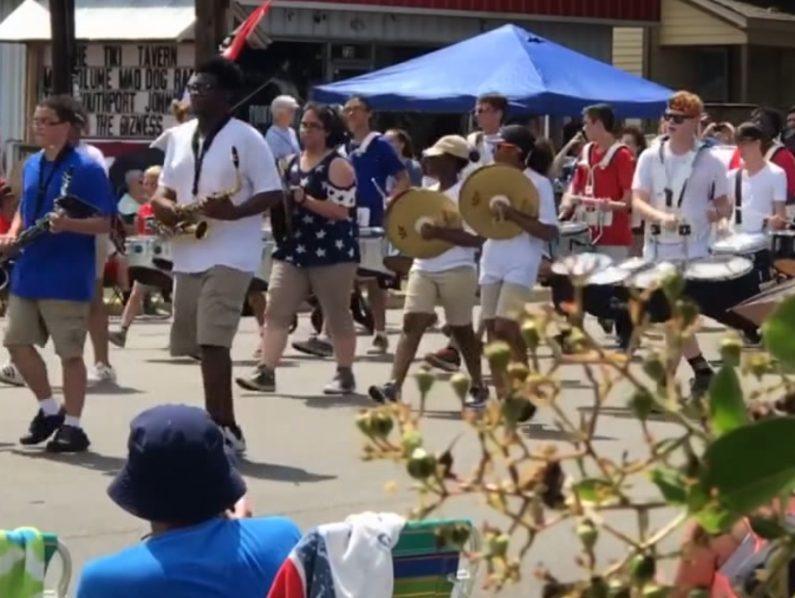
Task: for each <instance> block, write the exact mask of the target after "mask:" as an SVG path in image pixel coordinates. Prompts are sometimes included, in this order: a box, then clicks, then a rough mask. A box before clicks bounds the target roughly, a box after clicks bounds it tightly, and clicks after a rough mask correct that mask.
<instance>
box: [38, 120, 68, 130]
mask: <svg viewBox="0 0 795 598" xmlns="http://www.w3.org/2000/svg"><path fill="white" fill-rule="evenodd" d="M65 122H66V121H65V120H47V119H46V118H34V119H33V121H32V125H33V128H34V129H35V128H38V127H55V126H57V125H62V124H64V123H65Z"/></svg>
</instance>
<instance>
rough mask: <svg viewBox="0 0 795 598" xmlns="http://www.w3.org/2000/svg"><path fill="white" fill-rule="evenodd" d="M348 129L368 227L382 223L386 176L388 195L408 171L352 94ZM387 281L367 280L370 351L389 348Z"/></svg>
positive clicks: (403, 183)
mask: <svg viewBox="0 0 795 598" xmlns="http://www.w3.org/2000/svg"><path fill="white" fill-rule="evenodd" d="M343 114H344V116H345V121H346V122H347V125H348V130H349V132H350V137H351V138H350V140H349V141H348V143H347V145H346V147H345V153H346V155H347V156H348V158H349V159H350V161H351V164H353V168H354V170H355V171H356V202H357V204H356V205H357V209H358V210H360V211H361V210H368V211H369V223H368V226H370V227H378V228H383V226H384V210H385V205H384V203H385V202H384V197H383V193H384V192H385V190H386V186H387V180H388V179H389V177H393V178H394V181H395V183H394V186H393V188H392V190H391V192H392V195H397V194H399V193H400V192H402V191H405V190H406V189H408V188H409V175H408V172H407V171H406V167H405V166H404V165H403V162H402V161H401V160H400V158H399V157H398V155H397V154H396V153H395V150H394V149H393V148H392V145H391V144H390V143H389V141H387V140H386V139H384V137H383V135H381V134H380V133H378V132H376V131H372V130H371V129H370V120H371V118H372V110H371V108H370V104H368V103H367V100H365V99H364V98H361V97H356V96H355V97H352V98H350V99H349V100H348V101H347V102H346V103H345V108H344V109H343ZM389 282H391V281H385V280H379V279H374V280H369V281H367V283H366V286H367V300H368V302H369V303H370V309H371V310H372V312H373V325H374V327H375V335H374V337H373V344H372V347H371V349H370V351H368V352H370V353H374V354H384V353H386V352H387V351H388V350H389V340H388V338H387V336H386V297H387V294H386V286H387V285H388V284H389Z"/></svg>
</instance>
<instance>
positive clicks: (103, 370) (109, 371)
mask: <svg viewBox="0 0 795 598" xmlns="http://www.w3.org/2000/svg"><path fill="white" fill-rule="evenodd" d="M78 119H79V122H78V123H75V124H74V125H73V126H72V136H71V138H70V143H71V144H72V145H73V146H74V147H75V148H77V150H78V151H79V152H82V153H84V154H85V155H86V156H88V157H89V158H91V159H92V160H94V161H95V162H96V163H97V164H99V165H100V166H102V168H103V169H104V170H105V172H106V173H107V172H108V166H107V161H106V160H105V154H103V153H102V150H100V149H99V148H98V147H96V146H94V145H91V144H89V143H86V142H85V141H83V140H82V137H83V135H84V134H85V133H86V132H87V128H88V113H87V112H86V111H85V108H83V106H80V112H79V113H78ZM111 192H112V190H111ZM95 241H96V245H97V256H96V258H97V263H96V269H95V273H96V277H97V281H96V284H97V288H96V291H95V293H94V298H93V299H92V300H91V312H90V314H89V316H88V335H89V338H90V339H91V347H92V348H93V349H94V365H93V367H92V368H91V369H90V370H89V371H88V384H89V386H94V385H96V384H99V383H101V382H109V383H111V384H116V371H115V370H114V369H113V366H112V365H110V347H109V346H108V310H107V308H106V307H105V285H104V280H105V264H106V263H107V261H108V256H109V254H110V249H111V242H110V235H109V234H101V235H97V236H96V238H95Z"/></svg>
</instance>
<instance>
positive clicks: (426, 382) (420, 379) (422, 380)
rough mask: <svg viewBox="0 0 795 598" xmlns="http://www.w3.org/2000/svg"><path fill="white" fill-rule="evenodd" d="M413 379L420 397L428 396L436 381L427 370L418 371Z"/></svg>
mask: <svg viewBox="0 0 795 598" xmlns="http://www.w3.org/2000/svg"><path fill="white" fill-rule="evenodd" d="M414 379H415V380H416V381H417V388H418V389H419V391H420V395H421V396H425V395H427V394H428V392H429V391H430V390H431V387H432V386H433V383H434V382H435V380H436V379H435V378H434V376H433V374H431V373H430V372H429V371H428V370H420V371H419V372H417V373H416V374H414Z"/></svg>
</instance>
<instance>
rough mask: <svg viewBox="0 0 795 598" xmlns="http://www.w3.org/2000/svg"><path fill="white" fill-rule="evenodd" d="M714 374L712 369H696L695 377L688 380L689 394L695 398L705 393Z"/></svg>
mask: <svg viewBox="0 0 795 598" xmlns="http://www.w3.org/2000/svg"><path fill="white" fill-rule="evenodd" d="M714 375H715V372H713V371H712V370H699V371H697V372H696V375H695V377H694V378H693V379H692V380H691V381H690V396H691V397H692V398H693V399H697V398H700V397H702V396H704V395H705V394H707V391H708V390H709V385H710V383H711V382H712V377H713V376H714Z"/></svg>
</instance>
